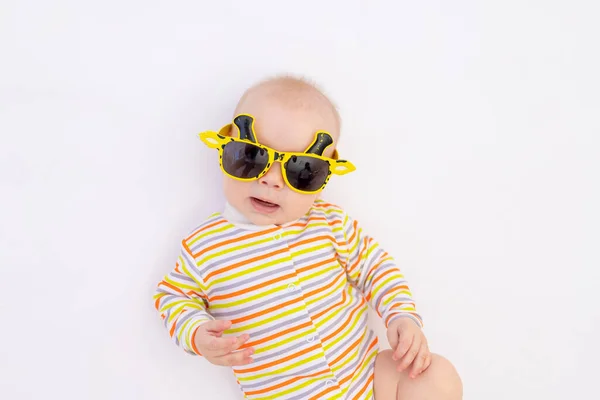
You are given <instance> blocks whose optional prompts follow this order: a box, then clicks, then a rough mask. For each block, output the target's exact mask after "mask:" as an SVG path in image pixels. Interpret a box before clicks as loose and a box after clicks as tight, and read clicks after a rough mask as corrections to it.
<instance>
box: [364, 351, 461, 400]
mask: <svg viewBox="0 0 600 400" xmlns="http://www.w3.org/2000/svg"><path fill="white" fill-rule="evenodd" d="M397 366H398V362H397V361H394V360H393V359H392V351H391V350H384V351H382V352H380V353H379V354H378V355H377V359H376V361H375V383H374V384H375V400H461V399H462V382H461V380H460V377H459V376H458V373H457V372H456V369H454V366H453V365H452V364H451V363H450V361H448V360H446V359H445V358H443V357H441V356H439V355H437V354H432V355H431V365H430V366H429V368H427V370H426V371H425V372H423V373H422V374H421V375H419V376H417V377H416V378H415V379H411V378H410V377H409V376H408V372H409V371H410V367H409V368H408V369H405V370H404V371H402V372H398V370H397V369H396V367H397Z"/></svg>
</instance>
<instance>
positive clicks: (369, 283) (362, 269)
mask: <svg viewBox="0 0 600 400" xmlns="http://www.w3.org/2000/svg"><path fill="white" fill-rule="evenodd" d="M342 218H343V221H342V224H341V226H342V229H343V239H344V243H341V244H342V245H341V246H340V248H341V251H342V253H343V254H342V263H343V264H344V267H345V269H346V273H347V275H348V279H349V280H350V282H351V283H352V284H353V285H354V286H356V287H357V288H358V289H359V290H360V291H362V293H363V294H364V295H365V297H366V299H367V301H368V302H369V304H370V305H371V307H373V308H374V309H375V311H376V312H377V314H378V315H379V316H380V317H381V318H382V319H383V321H384V323H385V326H386V327H388V326H389V324H390V323H391V322H392V321H394V320H395V319H397V318H405V317H406V318H411V319H412V320H413V321H414V322H415V323H417V324H418V325H419V326H421V327H422V326H423V321H422V318H421V316H420V315H419V314H418V313H417V311H416V308H415V302H414V300H413V298H412V293H411V291H410V288H409V287H408V282H407V281H406V279H405V277H404V275H403V274H402V272H401V271H400V268H399V267H398V265H397V263H396V261H395V260H394V259H393V257H392V256H390V255H389V254H388V253H387V252H386V251H385V250H384V249H383V248H382V247H381V246H380V245H379V243H377V242H376V241H375V240H374V239H373V238H372V237H370V236H369V235H368V234H366V233H365V232H364V230H363V228H362V227H361V226H360V225H359V223H358V222H357V221H356V220H354V219H352V218H351V217H350V216H349V215H347V214H346V213H342Z"/></svg>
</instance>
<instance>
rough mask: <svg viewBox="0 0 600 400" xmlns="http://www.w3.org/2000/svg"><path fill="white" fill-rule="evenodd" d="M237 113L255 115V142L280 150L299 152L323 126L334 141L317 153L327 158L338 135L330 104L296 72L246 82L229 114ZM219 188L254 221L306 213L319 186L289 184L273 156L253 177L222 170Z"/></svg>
mask: <svg viewBox="0 0 600 400" xmlns="http://www.w3.org/2000/svg"><path fill="white" fill-rule="evenodd" d="M240 114H244V115H250V116H252V117H253V118H254V120H253V131H254V133H255V135H256V138H257V142H258V143H259V144H261V145H264V146H267V147H270V148H271V149H274V150H275V151H277V152H280V153H286V152H288V153H289V152H296V153H304V152H305V151H306V150H307V149H308V148H309V147H310V146H311V144H312V143H313V142H314V140H315V134H316V133H317V132H321V131H325V132H328V133H329V135H330V136H331V138H332V139H333V144H331V145H330V146H328V147H326V148H325V150H324V151H323V153H322V154H321V155H322V156H324V157H329V158H331V157H332V156H333V154H334V151H335V147H336V145H337V141H338V138H339V135H340V119H339V116H338V113H337V111H336V109H335V106H334V105H333V104H332V103H331V101H329V99H328V98H327V97H326V96H325V95H323V93H321V92H320V91H319V90H318V89H317V88H315V87H314V86H313V85H311V84H310V83H307V82H305V81H303V80H300V79H296V78H290V77H282V78H275V79H270V80H267V81H264V82H261V83H259V84H257V85H255V86H253V87H251V88H250V89H248V90H247V91H246V92H245V93H244V95H243V96H242V98H241V99H240V101H239V103H238V105H237V107H236V110H235V113H234V115H235V116H238V115H240ZM231 129H232V131H231V132H230V133H229V134H230V135H231V136H232V137H238V134H239V133H238V132H239V129H238V128H237V127H236V126H233V125H232V128H231ZM317 154H319V152H317ZM242 157H243V156H242ZM308 170H309V169H308V165H307V171H308ZM309 173H311V172H309ZM224 192H225V197H226V198H227V201H228V202H229V203H230V204H231V205H232V206H233V207H235V208H236V209H237V210H238V211H239V212H241V213H242V214H243V215H244V216H245V217H246V218H247V219H248V220H250V221H251V222H252V223H254V224H257V225H269V224H276V225H280V224H285V223H287V222H291V221H294V220H296V219H298V218H300V217H302V216H303V215H305V214H306V213H307V212H308V210H309V209H310V207H311V206H312V204H313V203H314V201H315V200H316V199H317V197H318V196H319V192H318V191H317V192H315V193H299V192H297V191H295V190H292V189H291V188H290V187H288V185H287V184H286V181H285V179H284V176H283V175H282V163H280V162H274V163H273V164H272V165H270V167H269V169H268V170H267V172H266V173H265V174H264V175H262V176H260V178H259V179H255V180H250V181H240V180H238V179H234V178H232V177H230V176H227V175H225V179H224Z"/></svg>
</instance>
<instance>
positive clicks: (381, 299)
mask: <svg viewBox="0 0 600 400" xmlns="http://www.w3.org/2000/svg"><path fill="white" fill-rule="evenodd" d="M404 288H406V285H400V286H394V287H393V288H391V289H390V290H389V291H388V292H387V293H386V294H384V295H383V296H381V297H380V298H379V301H378V302H377V305H376V306H375V309H377V310H379V306H380V305H381V302H382V301H383V299H384V298H385V297H389V296H390V295H391V294H394V293H395V292H397V291H399V290H400V289H404Z"/></svg>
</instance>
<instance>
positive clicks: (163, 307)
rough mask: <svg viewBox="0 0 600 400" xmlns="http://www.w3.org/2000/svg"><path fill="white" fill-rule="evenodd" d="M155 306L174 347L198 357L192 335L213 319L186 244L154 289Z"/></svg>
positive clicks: (200, 280) (183, 244) (201, 282)
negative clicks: (171, 267)
mask: <svg viewBox="0 0 600 400" xmlns="http://www.w3.org/2000/svg"><path fill="white" fill-rule="evenodd" d="M154 306H155V307H156V310H157V311H158V312H159V313H160V316H161V318H162V319H163V321H164V323H165V327H166V328H167V330H168V332H169V334H170V335H171V337H172V338H173V339H174V340H175V343H176V344H177V345H178V346H180V347H181V348H183V349H184V350H185V351H186V352H188V353H190V354H194V355H200V351H199V350H198V348H197V347H196V345H195V343H194V335H195V333H196V330H197V329H198V328H199V327H200V325H202V324H203V323H205V322H208V321H212V320H213V319H214V318H213V317H212V316H211V315H210V314H209V313H208V311H207V307H208V300H207V296H206V295H205V286H204V283H203V281H202V278H201V277H200V275H199V274H198V273H197V267H196V262H195V260H194V256H193V255H192V254H191V251H190V249H189V248H188V246H187V245H186V243H185V241H182V243H181V251H180V254H179V257H178V259H177V263H176V264H175V268H174V269H173V270H172V271H171V272H170V273H169V274H168V275H166V276H165V277H164V279H163V280H162V281H161V282H160V283H159V284H158V287H157V288H156V292H155V294H154Z"/></svg>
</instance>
